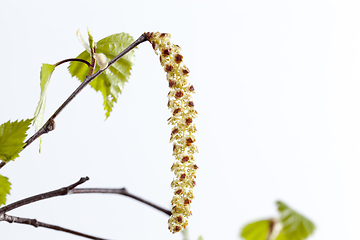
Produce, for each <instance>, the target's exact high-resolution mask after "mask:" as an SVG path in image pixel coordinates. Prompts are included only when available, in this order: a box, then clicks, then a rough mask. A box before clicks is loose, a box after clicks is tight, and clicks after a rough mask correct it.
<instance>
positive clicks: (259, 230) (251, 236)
mask: <svg viewBox="0 0 360 240" xmlns="http://www.w3.org/2000/svg"><path fill="white" fill-rule="evenodd" d="M269 224H270V223H269V220H261V221H257V222H253V223H249V224H248V225H246V226H245V227H244V228H243V229H242V231H241V233H240V236H241V237H243V238H245V239H246V240H266V237H267V235H268V232H269Z"/></svg>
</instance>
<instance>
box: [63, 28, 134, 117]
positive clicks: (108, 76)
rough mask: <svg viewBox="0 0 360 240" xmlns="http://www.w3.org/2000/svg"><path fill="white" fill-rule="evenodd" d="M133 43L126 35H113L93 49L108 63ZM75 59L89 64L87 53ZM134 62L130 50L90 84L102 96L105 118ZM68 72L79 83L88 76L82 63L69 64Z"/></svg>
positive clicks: (97, 67)
mask: <svg viewBox="0 0 360 240" xmlns="http://www.w3.org/2000/svg"><path fill="white" fill-rule="evenodd" d="M133 41H134V39H133V38H132V37H131V36H130V35H129V34H127V33H119V34H114V35H111V36H108V37H106V38H103V39H101V40H100V41H98V42H97V43H96V47H95V49H96V52H97V53H103V54H105V56H106V58H107V60H108V61H110V60H111V59H113V58H114V57H115V56H116V55H118V54H119V53H120V52H121V51H123V50H124V49H125V48H126V47H128V46H129V45H130V44H131V43H132V42H133ZM77 58H80V59H84V60H86V61H89V62H91V59H90V54H89V53H88V52H87V51H84V52H82V53H81V54H80V55H79V56H77ZM134 61H135V53H134V50H131V51H130V52H129V53H127V54H126V55H125V56H124V57H122V58H121V59H119V60H118V61H117V62H115V63H114V64H113V65H111V66H110V67H109V68H108V69H106V70H105V72H103V73H102V74H100V75H99V76H98V77H97V78H96V79H94V80H93V81H92V82H91V83H90V86H91V87H92V88H94V89H95V90H96V91H100V92H101V93H102V95H103V99H104V109H105V111H106V113H105V115H106V118H108V117H109V116H110V112H111V111H112V109H113V107H114V103H116V102H117V100H118V96H119V93H121V92H122V90H123V88H124V84H125V82H127V81H128V80H129V77H130V70H131V68H132V66H133V64H134ZM98 70H99V66H98V65H96V67H95V71H98ZM69 72H70V74H71V75H72V76H76V77H77V78H78V79H79V80H80V81H83V80H84V79H85V77H86V76H87V75H88V73H89V69H88V66H86V65H84V64H83V63H80V62H75V61H73V62H71V63H70V66H69Z"/></svg>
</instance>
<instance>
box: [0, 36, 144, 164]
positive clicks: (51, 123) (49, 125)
mask: <svg viewBox="0 0 360 240" xmlns="http://www.w3.org/2000/svg"><path fill="white" fill-rule="evenodd" d="M145 41H147V37H146V33H143V34H142V35H141V36H140V37H139V38H138V39H136V40H135V41H134V42H133V43H132V44H130V45H129V46H128V47H127V48H126V49H125V50H124V51H122V52H121V53H120V54H119V55H117V56H116V57H114V58H113V59H112V60H111V61H110V62H109V64H108V66H107V67H106V68H104V69H102V70H99V71H97V72H96V73H95V74H93V75H90V76H87V77H86V78H85V79H84V81H83V82H82V83H81V84H80V86H79V87H78V88H77V89H75V91H74V92H73V93H72V94H71V95H70V96H69V97H68V99H66V100H65V102H64V103H63V104H62V105H61V106H60V107H59V108H58V109H57V110H56V111H55V112H54V113H53V115H52V116H51V117H50V118H49V119H48V120H47V122H46V123H45V124H44V125H43V126H42V127H41V128H40V129H39V130H38V131H37V132H36V133H35V134H34V135H32V136H31V137H30V138H29V139H28V140H27V141H26V142H25V146H24V147H23V149H22V150H24V149H25V148H26V147H28V146H29V145H30V144H31V143H32V142H33V141H35V140H36V139H37V138H39V137H40V136H41V135H43V134H45V133H48V132H50V131H52V130H54V129H55V118H56V117H57V116H58V115H59V114H60V112H61V111H62V110H63V109H64V108H65V107H66V106H67V105H68V104H69V103H70V102H71V101H72V100H73V99H74V98H75V97H76V96H77V95H78V94H79V93H80V92H81V91H82V90H83V89H84V88H85V87H86V85H88V84H89V83H90V82H91V81H92V80H94V79H95V78H96V77H97V76H99V75H100V74H101V73H103V72H104V71H105V70H106V69H108V68H109V67H110V66H111V65H113V64H114V63H115V62H116V61H117V60H119V59H120V58H122V57H123V56H124V55H125V54H126V53H128V52H130V51H131V50H132V49H133V48H135V47H136V46H137V45H139V44H140V43H143V42H145ZM72 60H74V59H72ZM72 60H69V61H72ZM65 61H67V60H65ZM76 61H78V60H76ZM62 63H63V62H58V63H56V64H57V65H60V64H62ZM84 63H85V62H84ZM86 64H88V63H86ZM5 165H6V162H4V161H2V162H1V163H0V169H1V168H2V167H3V166H5Z"/></svg>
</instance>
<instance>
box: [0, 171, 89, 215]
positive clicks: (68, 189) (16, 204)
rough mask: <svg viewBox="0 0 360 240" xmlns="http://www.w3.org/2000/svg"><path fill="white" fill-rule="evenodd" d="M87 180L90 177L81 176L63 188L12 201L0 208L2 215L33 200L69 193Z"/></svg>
mask: <svg viewBox="0 0 360 240" xmlns="http://www.w3.org/2000/svg"><path fill="white" fill-rule="evenodd" d="M87 180H89V177H82V178H80V180H79V181H77V182H76V183H74V184H71V185H70V186H68V187H63V188H60V189H58V190H54V191H50V192H46V193H41V194H38V195H35V196H32V197H28V198H25V199H22V200H20V201H17V202H14V203H11V204H9V205H7V206H5V207H2V208H0V216H1V215H2V214H5V213H6V212H9V211H11V210H14V209H15V208H18V207H21V206H24V205H27V204H30V203H33V202H37V201H40V200H44V199H47V198H52V197H57V196H63V195H67V194H69V193H70V192H71V190H73V189H74V188H75V187H77V186H78V185H80V184H82V183H84V182H86V181H87Z"/></svg>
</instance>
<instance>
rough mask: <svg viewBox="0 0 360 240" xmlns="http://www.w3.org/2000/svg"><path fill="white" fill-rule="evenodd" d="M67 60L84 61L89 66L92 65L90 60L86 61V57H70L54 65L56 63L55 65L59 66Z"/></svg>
mask: <svg viewBox="0 0 360 240" xmlns="http://www.w3.org/2000/svg"><path fill="white" fill-rule="evenodd" d="M66 62H82V63H85V64H86V65H88V66H89V67H90V65H91V64H90V63H89V62H88V61H86V60H84V59H81V58H68V59H65V60H62V61H60V62H57V63H55V64H54V65H55V67H57V66H59V65H61V64H63V63H66Z"/></svg>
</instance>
